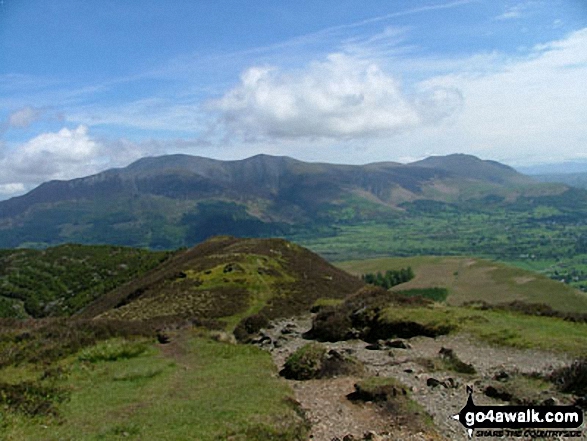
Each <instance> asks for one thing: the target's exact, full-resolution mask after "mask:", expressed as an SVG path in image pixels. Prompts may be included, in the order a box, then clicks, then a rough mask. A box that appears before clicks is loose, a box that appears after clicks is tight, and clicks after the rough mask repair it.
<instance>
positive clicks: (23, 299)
mask: <svg viewBox="0 0 587 441" xmlns="http://www.w3.org/2000/svg"><path fill="white" fill-rule="evenodd" d="M170 255H171V253H168V252H151V251H147V250H139V249H132V248H123V247H114V246H81V245H62V246H58V247H54V248H48V249H46V250H25V249H22V250H0V317H20V318H24V317H35V318H40V317H47V316H67V315H71V314H73V313H75V312H77V311H79V310H80V309H82V308H83V307H84V306H86V305H87V304H88V303H90V302H92V301H94V300H95V299H96V298H98V297H99V296H100V295H102V294H104V293H106V292H108V291H111V290H112V289H114V288H116V287H117V286H119V285H121V284H124V283H126V282H128V281H129V280H131V279H133V278H135V277H138V276H140V275H141V274H143V273H145V272H146V271H148V270H150V269H151V268H154V267H155V266H157V265H159V264H160V263H161V262H163V261H164V260H165V259H167V258H168V257H169V256H170Z"/></svg>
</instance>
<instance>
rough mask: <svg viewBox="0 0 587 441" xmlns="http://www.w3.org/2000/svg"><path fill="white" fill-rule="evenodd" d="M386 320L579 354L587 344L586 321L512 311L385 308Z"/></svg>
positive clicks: (519, 346)
mask: <svg viewBox="0 0 587 441" xmlns="http://www.w3.org/2000/svg"><path fill="white" fill-rule="evenodd" d="M382 320H383V321H384V322H390V323H393V322H404V321H407V322H410V321H411V322H416V323H419V324H421V325H423V326H426V327H434V326H446V327H449V328H452V329H453V332H462V333H468V334H471V335H473V336H475V337H477V338H479V339H481V340H483V341H487V342H489V343H492V344H497V345H506V346H513V347H517V348H535V349H543V350H549V351H555V352H565V353H569V354H572V355H576V356H580V355H581V354H584V352H585V348H586V347H587V324H585V323H573V322H569V321H565V320H562V319H559V318H551V317H538V316H530V315H523V314H519V313H514V312H510V311H496V310H490V311H480V310H476V309H473V308H465V307H451V306H440V305H436V306H435V307H432V308H430V307H416V308H409V307H404V308H398V307H390V308H387V309H385V311H384V313H383V315H382Z"/></svg>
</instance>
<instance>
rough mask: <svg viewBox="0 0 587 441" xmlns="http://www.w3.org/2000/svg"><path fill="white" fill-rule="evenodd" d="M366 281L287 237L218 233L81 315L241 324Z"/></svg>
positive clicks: (300, 308)
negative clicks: (166, 318)
mask: <svg viewBox="0 0 587 441" xmlns="http://www.w3.org/2000/svg"><path fill="white" fill-rule="evenodd" d="M362 285H363V283H362V282H361V281H360V280H359V278H357V277H354V276H351V275H349V274H347V273H345V272H344V271H342V270H340V269H338V268H335V267H334V266H332V265H330V264H329V263H327V262H326V261H325V260H323V259H322V258H321V257H319V256H318V255H316V254H314V253H312V252H310V251H308V250H307V249H305V248H302V247H300V246H298V245H295V244H293V243H290V242H287V241H285V240H282V239H237V238H234V237H227V236H224V237H215V238H212V239H209V240H208V241H206V242H204V243H202V244H200V245H198V246H196V247H194V248H192V249H189V250H186V251H184V252H180V253H177V254H176V255H175V256H173V257H172V258H171V259H168V260H167V261H166V262H164V263H163V264H162V265H160V266H159V267H157V268H155V269H154V270H152V271H150V272H148V273H147V274H145V275H144V276H142V277H139V278H137V279H135V280H133V281H131V282H130V283H128V284H126V285H124V286H121V287H119V288H117V289H115V290H114V291H112V292H110V293H108V294H106V295H104V296H102V297H100V298H99V299H97V300H96V302H94V303H93V304H91V305H89V306H88V307H87V308H86V309H85V310H84V311H83V312H82V313H81V314H80V315H81V317H86V318H90V317H100V318H114V319H124V320H128V319H130V320H138V319H150V318H154V317H184V318H190V319H197V320H204V321H206V320H210V319H213V320H219V321H220V323H222V324H223V326H228V327H229V328H231V327H234V326H235V325H236V324H237V323H238V322H239V321H240V320H241V319H243V318H246V317H248V316H251V315H253V314H256V313H258V312H262V313H263V314H264V315H265V316H267V317H269V318H275V317H285V316H289V315H294V314H298V313H301V312H304V311H306V310H308V309H309V307H310V306H311V305H312V304H313V302H314V301H315V300H316V299H318V298H319V297H333V298H343V297H344V296H346V295H348V294H350V293H352V292H354V291H355V290H357V289H358V288H360V287H361V286H362Z"/></svg>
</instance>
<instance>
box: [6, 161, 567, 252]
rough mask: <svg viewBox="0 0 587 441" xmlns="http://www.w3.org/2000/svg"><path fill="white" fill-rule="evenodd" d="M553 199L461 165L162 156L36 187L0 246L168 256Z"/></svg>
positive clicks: (504, 176)
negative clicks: (437, 206) (164, 252)
mask: <svg viewBox="0 0 587 441" xmlns="http://www.w3.org/2000/svg"><path fill="white" fill-rule="evenodd" d="M564 190H565V187H563V186H553V185H552V184H537V183H535V181H533V180H531V179H530V178H528V177H525V176H524V175H521V174H519V173H517V172H515V171H514V170H513V169H511V168H509V167H507V166H504V165H502V164H499V163H496V162H493V161H483V160H480V159H478V158H475V157H473V156H468V155H450V156H446V157H433V158H428V159H426V160H423V161H419V162H415V163H412V164H405V165H402V164H397V163H389V162H382V163H374V164H368V165H337V164H323V163H307V162H302V161H298V160H295V159H292V158H288V157H274V156H268V155H258V156H254V157H251V158H248V159H244V160H239V161H218V160H212V159H207V158H202V157H196V156H187V155H169V156H161V157H153V158H144V159H141V160H139V161H137V162H135V163H133V164H131V165H129V166H128V167H125V168H121V169H113V170H107V171H105V172H102V173H99V174H97V175H94V176H89V177H85V178H80V179H74V180H71V181H51V182H47V183H44V184H42V185H40V186H39V187H37V188H36V189H34V190H32V191H31V192H29V193H27V194H25V195H23V196H20V197H16V198H12V199H9V200H7V201H2V202H0V247H5V248H14V247H19V246H25V247H39V246H47V245H56V244H60V243H64V242H75V243H87V244H95V243H109V244H118V245H129V246H140V247H150V248H154V249H173V248H177V247H180V246H191V245H193V244H195V243H198V242H201V241H202V240H205V239H206V238H207V237H210V236H212V235H218V234H230V235H236V236H249V237H251V236H252V237H263V236H275V235H279V236H288V235H289V236H291V235H292V234H296V233H300V232H309V233H310V234H316V233H317V232H318V234H331V233H332V225H333V224H341V223H342V224H349V223H358V222H363V221H374V220H379V221H381V220H388V219H390V218H396V217H398V216H400V217H401V216H403V215H404V213H405V211H406V209H407V208H409V204H411V203H413V202H414V201H437V202H443V203H457V204H461V203H465V202H467V201H476V200H481V201H482V203H483V204H484V205H487V197H489V196H495V197H497V198H498V200H503V199H504V198H505V199H507V200H508V201H509V203H513V202H515V201H516V200H517V199H518V198H520V197H523V196H524V195H537V194H546V195H551V194H559V193H561V192H564ZM405 204H408V206H405Z"/></svg>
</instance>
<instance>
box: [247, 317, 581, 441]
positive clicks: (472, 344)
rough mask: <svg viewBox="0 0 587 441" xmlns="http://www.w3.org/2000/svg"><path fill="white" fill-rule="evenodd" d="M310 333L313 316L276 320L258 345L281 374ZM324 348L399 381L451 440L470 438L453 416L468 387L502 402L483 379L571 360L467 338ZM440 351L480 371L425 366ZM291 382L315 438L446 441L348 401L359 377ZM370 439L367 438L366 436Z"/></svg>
mask: <svg viewBox="0 0 587 441" xmlns="http://www.w3.org/2000/svg"><path fill="white" fill-rule="evenodd" d="M310 327H311V318H310V316H304V317H299V318H295V319H288V320H283V321H278V322H275V323H273V324H272V326H271V327H270V329H267V330H266V331H264V333H263V336H262V338H261V339H259V340H258V341H257V344H258V345H259V346H260V347H262V348H264V349H266V350H268V351H270V352H271V354H272V356H273V360H274V362H275V364H276V365H277V367H278V368H279V369H281V368H282V366H283V364H284V362H285V359H286V358H287V357H288V356H289V355H290V354H291V353H292V352H294V351H295V350H296V349H298V348H299V347H301V346H303V345H304V344H306V343H308V340H305V339H304V338H303V337H302V334H303V333H304V332H305V331H307V330H309V329H310ZM324 345H325V346H326V347H328V348H329V349H335V350H337V351H339V352H344V353H347V354H351V355H353V356H355V357H356V358H358V359H359V360H360V361H362V362H363V363H364V365H365V368H366V370H367V371H368V373H369V374H371V375H376V376H384V377H394V378H396V379H398V380H400V381H401V382H402V383H403V384H404V385H406V386H407V387H408V388H409V389H410V390H411V396H412V398H413V399H414V400H415V401H417V402H418V403H419V404H420V405H421V406H422V407H423V408H424V409H425V410H426V411H427V412H428V413H429V414H430V415H431V416H432V418H433V421H434V423H435V425H436V427H437V429H438V432H440V434H441V436H442V437H445V439H450V440H452V439H467V437H466V436H465V431H464V429H463V427H462V426H461V425H460V423H459V422H457V421H455V420H453V419H452V418H451V416H452V415H454V414H456V413H458V412H459V411H460V409H461V408H462V407H463V406H464V404H465V402H466V399H467V394H466V390H465V386H466V385H472V386H473V388H474V399H475V403H476V404H496V403H499V404H503V402H500V401H494V400H493V399H491V398H488V397H487V396H485V395H484V394H483V393H482V392H483V391H482V384H483V382H484V381H486V380H490V379H492V378H494V377H495V375H496V374H500V373H506V374H508V373H509V374H512V373H535V372H549V371H552V370H553V369H554V368H557V367H560V366H563V365H564V364H566V363H568V362H570V360H569V359H568V358H566V357H563V356H561V355H559V354H552V353H546V352H540V351H534V350H518V349H515V348H507V347H495V346H490V345H487V344H484V343H482V342H479V341H477V340H474V339H470V338H467V336H465V335H454V336H452V335H451V336H442V337H438V338H435V339H433V338H427V337H415V338H412V339H409V340H407V341H404V342H398V346H404V345H405V346H406V348H389V347H386V346H381V347H380V348H378V349H374V348H373V347H371V348H370V349H368V348H367V346H368V344H367V343H365V342H364V341H361V340H352V341H344V342H336V343H324ZM442 348H450V349H452V350H453V351H454V353H456V354H457V355H458V357H459V358H460V359H461V360H462V361H463V362H465V363H470V364H471V365H473V366H474V367H475V370H476V371H477V373H476V374H474V375H465V374H459V373H456V372H453V371H434V372H432V373H431V372H429V369H426V368H425V367H424V366H423V363H422V360H426V359H428V360H430V359H438V357H439V355H438V354H439V352H440V350H441V349H442ZM288 381H290V383H291V385H292V388H293V390H294V391H295V394H296V399H297V400H298V401H299V402H300V403H301V405H302V407H303V408H304V410H305V411H306V414H307V416H308V418H309V420H310V421H311V423H312V427H313V428H312V437H311V439H312V440H318V441H332V440H336V439H339V440H343V439H346V440H353V439H354V440H357V439H406V440H410V439H411V440H430V439H442V438H439V437H438V436H433V435H430V434H424V433H413V432H410V431H409V430H408V428H405V427H397V426H394V425H393V423H392V422H391V421H390V420H389V418H386V415H385V414H384V413H383V412H382V411H381V410H380V409H379V408H378V407H377V406H375V405H373V404H370V403H366V404H354V403H352V402H350V401H349V400H348V399H347V398H346V395H347V394H349V393H351V392H353V390H354V388H353V385H354V383H355V382H356V381H357V379H356V378H351V377H344V378H334V379H323V380H310V381H293V380H288ZM545 398H547V397H545ZM366 433H369V434H368V435H367V437H366V438H363V437H364V436H365V434H366ZM345 436H346V438H345ZM484 439H490V438H484Z"/></svg>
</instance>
